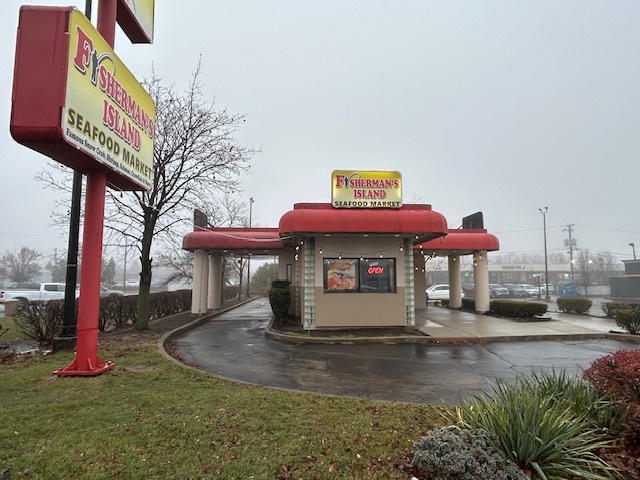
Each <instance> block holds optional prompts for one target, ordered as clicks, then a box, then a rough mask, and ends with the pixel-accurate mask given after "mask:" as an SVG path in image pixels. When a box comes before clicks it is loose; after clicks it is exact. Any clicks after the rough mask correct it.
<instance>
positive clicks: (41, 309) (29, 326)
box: [16, 300, 64, 346]
mask: <svg viewBox="0 0 640 480" xmlns="http://www.w3.org/2000/svg"><path fill="white" fill-rule="evenodd" d="M63 308H64V301H63V300H50V301H48V302H43V301H41V300H38V301H32V302H24V303H20V305H18V315H17V316H16V327H17V329H18V330H19V331H20V332H22V333H23V334H24V335H26V336H27V337H28V338H30V339H32V340H35V341H36V342H38V344H39V345H41V346H45V345H51V344H53V339H54V338H55V337H57V336H58V335H59V334H60V332H61V330H62V318H63Z"/></svg>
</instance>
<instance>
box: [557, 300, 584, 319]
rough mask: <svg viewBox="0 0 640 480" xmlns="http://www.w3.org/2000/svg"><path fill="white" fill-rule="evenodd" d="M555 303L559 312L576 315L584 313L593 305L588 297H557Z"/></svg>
mask: <svg viewBox="0 0 640 480" xmlns="http://www.w3.org/2000/svg"><path fill="white" fill-rule="evenodd" d="M557 303H558V309H559V310H560V311H561V312H565V313H575V314H578V315H586V314H587V313H589V309H590V308H591V306H592V305H593V302H592V301H591V300H589V299H588V298H558V300H557Z"/></svg>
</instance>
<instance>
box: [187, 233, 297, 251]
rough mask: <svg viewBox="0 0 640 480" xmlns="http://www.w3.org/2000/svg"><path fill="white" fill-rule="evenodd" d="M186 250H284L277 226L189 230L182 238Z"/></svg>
mask: <svg viewBox="0 0 640 480" xmlns="http://www.w3.org/2000/svg"><path fill="white" fill-rule="evenodd" d="M182 248H183V249H185V250H208V251H218V252H246V253H248V252H253V253H256V254H258V253H265V254H269V253H271V252H272V251H274V250H284V248H285V246H284V243H283V241H282V239H281V238H280V235H279V233H278V229H277V228H212V229H201V230H196V231H194V232H189V233H187V234H186V235H185V236H184V239H183V240H182Z"/></svg>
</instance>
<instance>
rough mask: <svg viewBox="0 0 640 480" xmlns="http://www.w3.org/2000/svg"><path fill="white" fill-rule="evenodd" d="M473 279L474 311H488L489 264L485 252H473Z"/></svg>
mask: <svg viewBox="0 0 640 480" xmlns="http://www.w3.org/2000/svg"><path fill="white" fill-rule="evenodd" d="M473 279H474V282H475V296H476V298H475V300H476V312H479V313H483V312H488V311H489V303H490V300H489V264H488V262H487V252H486V251H484V250H481V251H478V252H473Z"/></svg>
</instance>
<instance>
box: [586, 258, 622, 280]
mask: <svg viewBox="0 0 640 480" xmlns="http://www.w3.org/2000/svg"><path fill="white" fill-rule="evenodd" d="M593 265H594V267H595V270H596V274H597V281H598V283H599V284H600V285H609V278H610V277H612V276H614V275H615V274H616V273H619V272H620V271H621V270H622V264H621V262H620V260H618V258H617V257H616V256H615V255H613V254H612V253H611V252H608V251H605V252H599V253H597V254H596V255H595V259H594V261H593Z"/></svg>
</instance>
